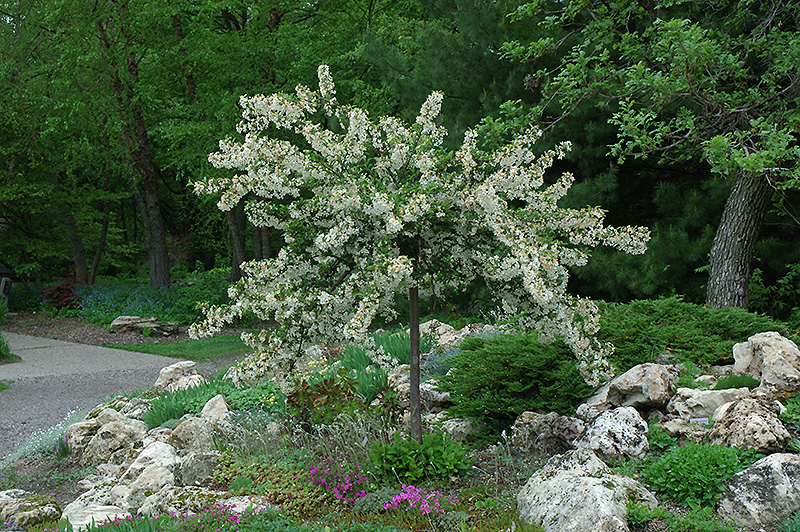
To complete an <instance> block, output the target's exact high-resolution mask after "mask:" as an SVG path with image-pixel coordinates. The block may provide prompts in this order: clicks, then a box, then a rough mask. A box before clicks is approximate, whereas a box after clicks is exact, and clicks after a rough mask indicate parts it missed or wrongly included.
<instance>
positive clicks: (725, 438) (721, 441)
mask: <svg viewBox="0 0 800 532" xmlns="http://www.w3.org/2000/svg"><path fill="white" fill-rule="evenodd" d="M779 414H780V407H779V406H778V405H777V404H776V402H775V401H770V400H767V399H764V398H760V397H744V398H742V399H738V400H736V401H734V402H733V403H731V404H730V405H727V406H725V407H724V411H723V413H722V414H721V415H720V416H719V418H718V419H717V420H716V422H715V423H714V426H713V428H712V429H711V430H710V431H709V433H708V434H707V435H706V438H707V439H708V440H709V441H710V442H711V443H713V444H715V445H725V446H728V447H739V448H740V449H753V450H755V451H757V452H759V453H764V454H769V453H775V452H779V451H782V450H783V449H785V448H786V446H787V445H788V443H789V442H790V441H791V435H790V434H789V432H788V431H787V430H786V427H785V426H784V425H783V423H781V420H780V419H779V418H778V415H779Z"/></svg>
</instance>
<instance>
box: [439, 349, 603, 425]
mask: <svg viewBox="0 0 800 532" xmlns="http://www.w3.org/2000/svg"><path fill="white" fill-rule="evenodd" d="M439 388H440V389H442V390H445V391H448V392H450V397H451V399H452V401H453V406H452V407H451V408H450V409H449V413H450V414H451V415H452V416H454V417H468V418H470V419H473V420H476V421H479V422H482V423H484V424H485V427H486V428H487V432H489V433H490V434H491V435H494V436H497V435H499V434H500V433H501V432H502V431H503V430H504V429H506V428H508V426H509V425H511V423H513V421H514V419H515V418H516V417H517V416H518V415H519V414H521V413H522V412H525V411H527V410H535V411H544V412H551V411H555V412H558V413H561V414H568V415H569V414H573V413H574V412H575V408H576V407H577V406H578V405H579V404H580V403H581V401H582V400H583V399H584V398H586V397H587V396H589V395H590V394H591V392H592V388H590V387H589V386H587V385H586V383H585V382H584V380H583V378H582V377H581V375H580V373H579V372H578V370H577V369H576V361H575V358H574V357H573V356H572V354H571V352H570V350H569V348H568V347H567V346H566V345H564V343H563V342H561V341H560V340H557V341H556V342H554V343H552V344H542V343H540V342H538V341H537V339H536V334H533V333H532V334H508V335H499V336H493V337H489V338H467V339H466V340H464V341H463V342H462V344H461V351H460V352H459V353H458V354H456V355H455V356H454V357H453V367H452V369H451V370H450V372H449V373H448V374H447V375H445V376H443V377H442V378H441V380H440V384H439Z"/></svg>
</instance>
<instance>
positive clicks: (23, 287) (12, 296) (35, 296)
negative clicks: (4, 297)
mask: <svg viewBox="0 0 800 532" xmlns="http://www.w3.org/2000/svg"><path fill="white" fill-rule="evenodd" d="M43 303H44V298H43V296H42V293H41V292H40V291H38V290H36V288H35V287H34V286H33V285H28V284H24V283H13V284H12V285H11V293H9V294H8V310H10V311H12V312H24V311H36V310H41V308H42V304H43Z"/></svg>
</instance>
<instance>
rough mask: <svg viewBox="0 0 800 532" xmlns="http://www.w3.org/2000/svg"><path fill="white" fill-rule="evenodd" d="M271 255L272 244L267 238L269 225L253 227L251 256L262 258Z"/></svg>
mask: <svg viewBox="0 0 800 532" xmlns="http://www.w3.org/2000/svg"><path fill="white" fill-rule="evenodd" d="M270 257H272V245H271V243H270V239H269V227H258V226H255V227H254V228H253V258H254V259H255V260H264V259H268V258H270Z"/></svg>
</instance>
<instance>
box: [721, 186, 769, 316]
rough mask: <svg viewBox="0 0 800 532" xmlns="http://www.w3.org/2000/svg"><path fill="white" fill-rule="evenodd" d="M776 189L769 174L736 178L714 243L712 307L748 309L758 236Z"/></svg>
mask: <svg viewBox="0 0 800 532" xmlns="http://www.w3.org/2000/svg"><path fill="white" fill-rule="evenodd" d="M774 191H775V189H774V188H773V187H772V185H771V184H770V183H769V181H768V180H767V178H766V176H765V175H755V174H753V173H751V172H744V171H742V172H740V173H739V174H738V175H737V176H736V178H735V179H734V181H733V185H732V186H731V192H730V194H729V195H728V200H727V201H726V202H725V208H724V210H723V211H722V218H721V219H720V223H719V227H718V228H717V233H716V235H714V242H713V244H712V245H711V261H710V266H711V272H710V274H709V279H708V291H707V293H706V304H708V305H709V306H712V307H715V308H723V307H739V308H743V309H746V308H747V306H748V303H749V298H748V284H749V281H750V274H751V273H752V262H753V255H754V253H755V244H756V239H757V238H758V234H759V233H760V232H761V225H762V224H763V222H764V216H765V215H766V214H767V210H768V209H769V206H770V200H771V199H772V194H773V193H774Z"/></svg>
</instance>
